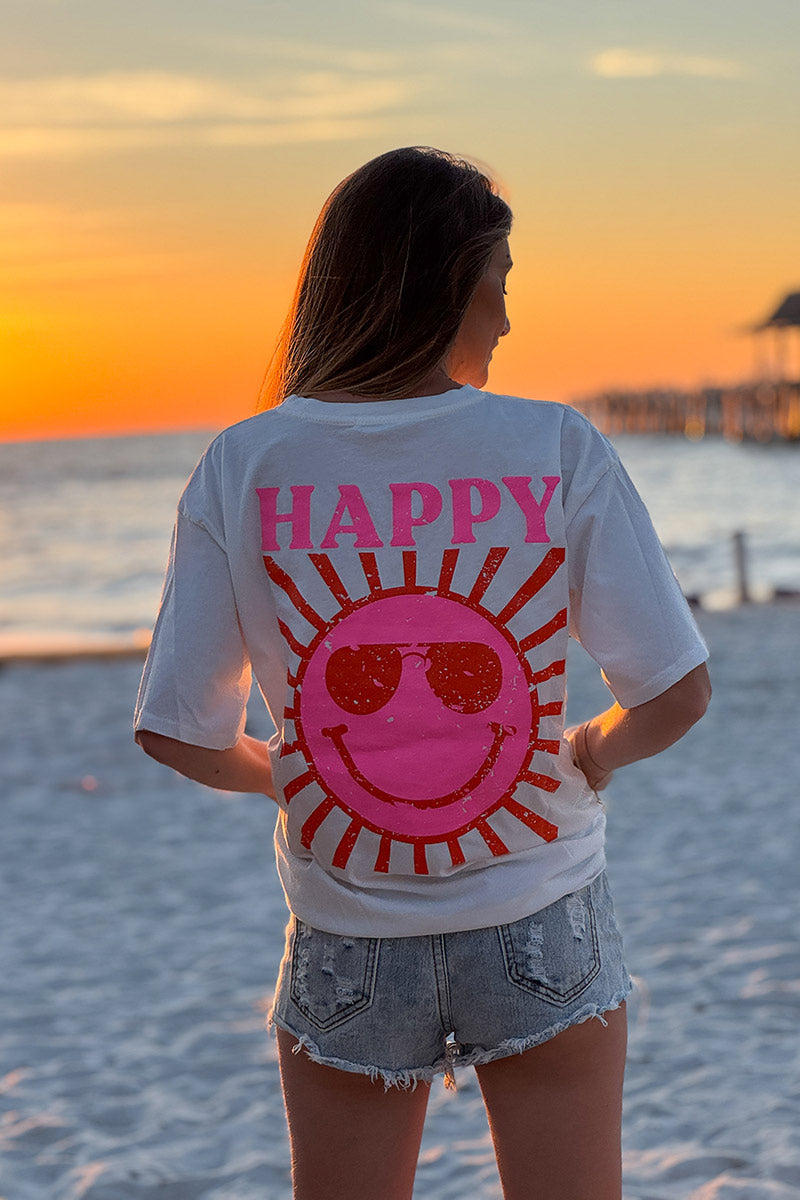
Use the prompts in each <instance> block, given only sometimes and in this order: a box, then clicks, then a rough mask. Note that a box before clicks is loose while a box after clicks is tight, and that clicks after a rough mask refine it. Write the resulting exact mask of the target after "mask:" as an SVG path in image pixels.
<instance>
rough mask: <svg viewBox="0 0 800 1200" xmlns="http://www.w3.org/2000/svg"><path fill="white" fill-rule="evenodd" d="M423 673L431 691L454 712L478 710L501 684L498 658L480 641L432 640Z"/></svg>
mask: <svg viewBox="0 0 800 1200" xmlns="http://www.w3.org/2000/svg"><path fill="white" fill-rule="evenodd" d="M428 655H429V658H430V666H429V667H428V670H427V672H426V675H427V679H428V683H429V684H430V685H431V691H432V692H433V693H434V695H435V696H437V697H438V698H439V699H440V700H441V702H442V704H445V705H446V706H447V707H448V708H449V709H452V710H453V712H459V713H479V712H483V711H484V709H487V708H489V706H490V705H492V704H494V702H495V700H496V699H497V697H498V696H499V695H500V689H501V687H502V685H503V668H502V664H501V662H500V658H499V657H498V655H497V654H496V652H495V651H494V650H492V649H491V648H490V647H489V646H484V645H483V644H482V643H481V642H433V643H432V644H431V645H430V647H429V649H428Z"/></svg>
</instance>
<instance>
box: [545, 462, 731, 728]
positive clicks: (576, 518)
mask: <svg viewBox="0 0 800 1200" xmlns="http://www.w3.org/2000/svg"><path fill="white" fill-rule="evenodd" d="M567 556H568V563H569V579H570V633H571V634H572V636H573V637H575V638H576V639H577V641H579V642H580V643H581V645H582V646H583V647H584V648H585V649H586V650H587V651H588V652H589V654H590V655H591V656H592V658H594V659H595V661H596V662H597V663H599V665H600V667H601V668H602V671H603V675H604V677H605V680H606V683H607V684H608V686H609V687H610V689H611V691H612V692H613V694H614V697H615V698H616V700H617V702H618V703H619V704H620V705H621V706H622V707H623V708H633V707H635V706H636V705H638V704H644V703H646V702H647V701H648V700H652V699H654V698H655V697H656V696H659V695H661V693H662V692H665V691H666V690H667V688H670V687H672V685H673V684H675V683H677V682H678V680H680V679H682V678H683V677H684V675H687V674H688V673H689V671H691V670H693V669H694V668H695V667H697V666H699V665H700V664H701V663H702V662H705V660H706V659H707V658H708V650H707V648H706V645H705V642H704V641H703V639H702V637H701V635H700V632H699V630H698V628H697V625H696V624H695V621H694V618H693V616H692V614H691V611H690V609H689V605H688V604H687V602H686V599H685V597H684V595H683V593H682V592H681V589H680V586H679V584H678V581H677V579H676V578H675V575H674V573H673V571H672V568H671V567H670V564H669V562H668V560H667V557H666V554H665V553H664V550H663V548H662V546H661V543H660V542H659V540H658V536H657V534H656V532H655V530H654V528H653V524H652V522H651V520H650V516H649V514H648V512H647V509H646V508H645V506H644V503H643V502H642V500H641V498H640V496H639V494H638V493H637V491H636V489H635V488H634V486H633V484H632V482H631V480H630V479H629V477H628V475H627V473H626V472H625V470H624V468H623V467H622V466H621V464H620V463H619V461H618V460H614V461H612V462H611V464H610V465H609V467H608V469H607V470H606V471H605V472H604V474H603V475H602V477H601V478H600V479H599V481H598V482H597V483H596V484H595V486H594V488H593V489H592V491H591V493H590V494H589V496H588V497H587V498H586V499H585V500H584V502H583V503H582V504H581V506H580V508H579V509H578V511H577V512H576V513H575V514H574V515H573V517H572V519H571V521H570V523H569V525H568V527H567Z"/></svg>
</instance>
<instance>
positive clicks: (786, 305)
mask: <svg viewBox="0 0 800 1200" xmlns="http://www.w3.org/2000/svg"><path fill="white" fill-rule="evenodd" d="M787 325H800V292H790V293H789V295H788V296H786V297H785V298H784V299H783V300H781V302H780V304H779V305H778V307H777V308H776V309H775V312H774V313H773V314H772V316H771V317H767V319H766V321H763V322H762V323H761V324H760V325H756V329H783V328H786V326H787Z"/></svg>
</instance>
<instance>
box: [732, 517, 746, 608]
mask: <svg viewBox="0 0 800 1200" xmlns="http://www.w3.org/2000/svg"><path fill="white" fill-rule="evenodd" d="M733 558H734V562H735V564H736V593H737V599H738V601H739V603H740V604H749V603H750V588H749V586H748V582H747V547H746V545H745V540H744V533H743V532H742V531H741V529H737V531H736V533H734V535H733Z"/></svg>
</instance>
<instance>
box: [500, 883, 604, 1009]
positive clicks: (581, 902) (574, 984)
mask: <svg viewBox="0 0 800 1200" xmlns="http://www.w3.org/2000/svg"><path fill="white" fill-rule="evenodd" d="M591 891H592V889H591V885H589V886H588V887H585V888H583V889H582V890H581V891H579V892H574V893H572V894H571V895H569V896H564V897H563V898H562V899H561V900H557V901H556V902H555V904H551V905H549V907H548V908H545V909H543V910H542V911H541V912H538V913H534V915H533V916H531V917H525V918H523V920H521V921H514V922H513V923H512V924H510V925H500V926H499V927H498V934H499V937H500V944H501V947H502V951H503V959H504V962H505V969H506V975H507V976H508V979H509V981H510V982H511V983H513V984H516V986H517V987H519V988H522V989H523V991H526V992H529V993H531V994H532V995H535V996H538V997H540V999H542V1000H546V1001H547V1002H548V1003H549V1004H555V1005H559V1006H560V1007H564V1006H566V1005H567V1004H571V1003H572V1001H573V1000H575V999H576V998H577V997H578V996H580V994H581V992H583V991H585V990H586V988H588V986H589V984H590V983H591V982H592V981H593V980H594V979H596V978H597V976H598V975H599V973H600V969H601V962H600V947H599V939H598V935H597V919H596V916H595V910H594V905H593V903H592V894H591Z"/></svg>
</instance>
